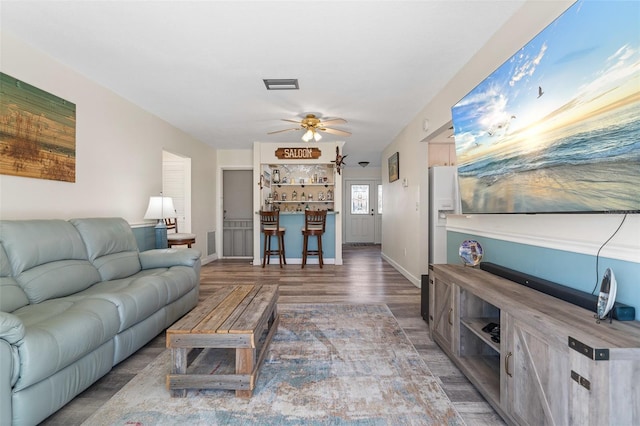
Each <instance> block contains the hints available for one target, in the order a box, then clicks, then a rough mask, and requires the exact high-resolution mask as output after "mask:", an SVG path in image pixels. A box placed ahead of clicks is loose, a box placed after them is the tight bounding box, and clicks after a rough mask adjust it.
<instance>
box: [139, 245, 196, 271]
mask: <svg viewBox="0 0 640 426" xmlns="http://www.w3.org/2000/svg"><path fill="white" fill-rule="evenodd" d="M199 260H200V251H199V250H196V249H189V248H181V249H174V248H169V249H155V250H147V251H143V252H141V253H140V264H141V265H142V269H154V268H170V267H172V266H196V264H197V263H198V261H199Z"/></svg>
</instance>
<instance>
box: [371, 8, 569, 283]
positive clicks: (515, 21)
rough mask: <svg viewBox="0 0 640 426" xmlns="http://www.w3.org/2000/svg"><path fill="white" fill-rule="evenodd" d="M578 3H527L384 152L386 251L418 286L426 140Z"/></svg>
mask: <svg viewBox="0 0 640 426" xmlns="http://www.w3.org/2000/svg"><path fill="white" fill-rule="evenodd" d="M573 2H574V0H558V1H535V0H532V1H528V2H527V3H525V4H524V5H523V7H522V8H521V9H520V10H519V11H518V12H517V13H516V14H515V15H514V17H513V18H512V19H511V20H510V21H509V22H507V23H506V24H505V25H504V26H503V27H502V28H501V29H500V30H499V31H497V32H496V34H495V35H494V36H493V37H492V38H491V39H490V40H489V42H488V43H487V44H486V45H485V46H484V47H483V48H482V49H480V50H479V51H478V52H477V53H476V55H475V56H474V57H473V58H472V59H471V60H470V61H469V62H468V63H467V65H466V66H465V67H464V68H463V69H462V70H460V72H458V74H457V75H456V76H455V77H454V78H453V79H452V80H451V81H450V82H449V83H448V84H447V85H446V86H445V87H444V88H443V89H442V90H441V91H440V92H439V93H438V94H437V95H436V96H435V97H434V98H433V99H432V100H428V99H425V102H428V103H427V105H426V106H425V107H424V108H423V109H422V110H421V111H419V112H418V113H417V114H416V116H415V117H414V118H413V119H412V120H411V121H410V122H409V123H408V125H407V126H406V127H405V128H404V129H403V130H402V132H400V134H399V135H398V136H396V138H395V139H394V140H393V141H392V142H391V144H390V145H389V146H388V147H387V148H386V149H385V150H384V152H383V153H382V158H381V162H382V176H383V180H382V182H383V198H384V215H383V221H382V222H383V225H382V255H383V257H384V258H385V259H386V260H388V261H389V262H390V263H391V264H392V265H394V266H395V267H396V268H397V269H398V270H399V271H400V272H401V273H403V274H404V275H405V276H406V277H407V278H408V279H409V280H410V281H411V282H413V283H414V284H415V285H416V286H419V283H420V275H422V274H426V273H427V272H428V263H427V262H428V260H427V259H428V252H427V250H428V245H427V242H428V224H427V223H428V217H427V212H428V204H427V200H428V189H427V183H428V177H427V174H428V167H427V149H426V143H424V142H421V141H423V140H425V138H428V137H429V136H430V135H431V134H432V133H434V132H435V131H437V129H439V128H441V127H442V126H444V125H445V124H446V123H447V122H449V121H450V120H451V106H453V105H454V104H455V103H456V102H457V101H458V100H460V99H461V98H462V97H463V96H464V95H465V94H467V93H468V92H469V91H470V90H471V89H473V88H474V87H475V86H476V85H477V84H478V83H479V82H480V81H482V80H483V79H484V78H485V77H486V76H488V75H489V74H490V73H491V72H492V71H493V70H495V69H496V68H498V67H499V66H500V65H501V64H502V63H503V62H504V61H506V60H507V59H508V58H509V57H511V56H512V55H513V54H514V53H516V52H517V51H518V50H519V49H520V48H521V47H522V46H524V45H525V44H526V43H527V42H528V41H529V40H531V39H532V38H533V37H535V35H536V34H537V33H538V32H540V31H541V30H542V29H544V28H545V27H546V26H547V25H548V24H549V23H551V22H552V21H553V20H554V19H555V18H556V17H558V16H559V15H560V14H561V13H562V12H564V11H565V10H566V9H567V8H568V7H569V6H570V5H571V4H573ZM424 119H428V120H429V123H430V125H429V126H430V127H429V130H428V131H427V132H425V131H424V130H423V128H422V123H423V121H424ZM396 151H397V152H399V154H400V180H399V181H396V182H392V183H389V182H388V178H387V173H388V172H387V159H388V158H389V156H390V155H391V154H393V153H394V152H396ZM404 178H407V180H408V183H409V186H408V187H406V188H403V187H402V184H401V182H402V180H403V179H404ZM416 203H417V205H418V206H419V207H418V211H416ZM565 220H567V219H565ZM559 227H562V225H561V224H560V225H559ZM405 250H406V254H405Z"/></svg>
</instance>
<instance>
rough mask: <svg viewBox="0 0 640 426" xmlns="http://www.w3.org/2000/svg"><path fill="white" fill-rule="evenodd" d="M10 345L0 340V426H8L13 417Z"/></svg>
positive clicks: (12, 361) (12, 366)
mask: <svg viewBox="0 0 640 426" xmlns="http://www.w3.org/2000/svg"><path fill="white" fill-rule="evenodd" d="M11 352H12V351H11V345H9V344H8V343H7V342H5V341H4V340H0V425H10V424H11V422H12V417H13V410H12V401H11V396H12V395H11V388H12V385H13V383H15V381H13V380H12V376H13V374H12V373H13V370H14V365H13V363H14V360H13V356H12V355H13V354H12V353H11Z"/></svg>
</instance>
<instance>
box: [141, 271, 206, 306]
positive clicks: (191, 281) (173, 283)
mask: <svg viewBox="0 0 640 426" xmlns="http://www.w3.org/2000/svg"><path fill="white" fill-rule="evenodd" d="M142 272H144V273H145V274H147V275H153V276H155V277H158V278H160V279H162V280H163V281H164V283H165V285H166V287H167V300H166V304H167V305H169V304H171V303H173V302H175V301H176V300H178V299H180V298H181V297H182V296H184V295H185V294H187V293H189V292H190V291H191V290H193V289H194V288H195V287H197V286H198V284H199V281H200V278H199V277H198V274H197V273H196V271H195V270H194V269H193V268H192V267H188V266H172V267H171V268H156V269H147V270H145V271H142Z"/></svg>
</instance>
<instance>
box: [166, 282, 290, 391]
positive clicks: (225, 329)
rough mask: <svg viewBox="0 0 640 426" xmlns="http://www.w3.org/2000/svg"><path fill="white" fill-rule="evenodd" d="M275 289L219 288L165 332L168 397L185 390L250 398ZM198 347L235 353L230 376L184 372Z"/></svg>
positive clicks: (274, 320)
mask: <svg viewBox="0 0 640 426" xmlns="http://www.w3.org/2000/svg"><path fill="white" fill-rule="evenodd" d="M277 301H278V286H277V285H235V286H229V287H223V288H221V289H220V290H217V291H216V293H215V294H214V295H212V296H210V297H209V298H207V299H206V300H204V301H203V302H202V303H200V304H199V305H198V306H197V307H196V308H194V309H193V310H192V311H191V312H189V313H188V314H187V315H186V316H184V317H182V318H181V319H180V320H178V321H177V322H176V323H175V324H173V325H172V326H171V327H169V328H168V329H167V348H169V349H171V361H172V366H171V374H168V375H167V389H169V391H170V392H171V396H174V397H176V396H178V397H185V396H186V395H187V389H231V390H235V391H236V396H239V397H246V398H249V397H251V395H252V394H253V389H254V388H255V383H256V381H257V379H258V371H259V369H260V365H261V364H262V361H263V359H264V355H265V353H266V351H267V348H268V346H269V343H270V342H271V339H272V338H273V335H274V334H275V332H276V330H277V329H278V322H279V320H280V317H279V316H278V313H277ZM204 348H233V349H235V353H236V356H235V374H189V373H188V372H187V368H188V366H189V363H190V362H191V360H192V359H193V357H191V356H190V355H191V354H190V352H192V351H193V352H195V353H196V355H197V353H199V352H200V351H202V349H204Z"/></svg>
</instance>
